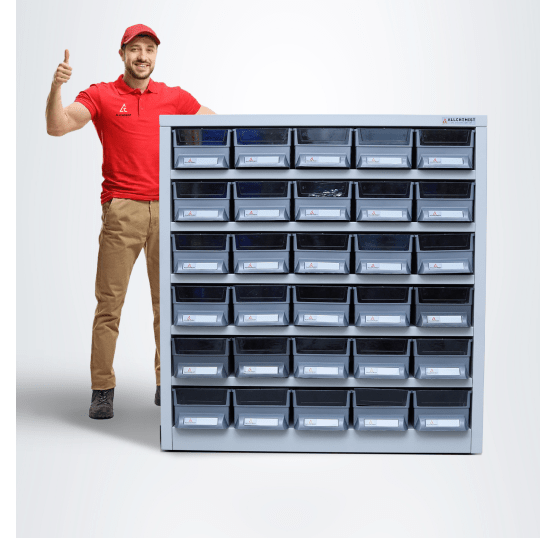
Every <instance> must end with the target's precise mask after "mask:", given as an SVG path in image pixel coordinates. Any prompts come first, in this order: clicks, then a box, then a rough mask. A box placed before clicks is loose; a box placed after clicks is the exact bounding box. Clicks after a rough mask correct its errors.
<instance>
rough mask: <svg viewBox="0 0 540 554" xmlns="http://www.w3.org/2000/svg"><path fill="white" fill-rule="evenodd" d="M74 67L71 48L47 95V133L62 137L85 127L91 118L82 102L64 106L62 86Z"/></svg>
mask: <svg viewBox="0 0 540 554" xmlns="http://www.w3.org/2000/svg"><path fill="white" fill-rule="evenodd" d="M71 72H72V69H71V67H70V65H69V50H66V51H65V56H64V61H63V62H62V63H61V64H60V65H59V66H58V67H57V69H56V71H55V73H54V77H53V82H52V84H51V92H50V93H49V96H48V97H47V108H46V109H45V118H46V120H47V134H49V135H51V136H53V137H61V136H62V135H65V134H66V133H71V132H72V131H76V130H77V129H81V128H82V127H84V126H85V125H86V124H87V123H88V122H89V121H90V120H91V119H92V117H91V114H90V111H89V110H88V108H87V107H86V106H83V105H82V104H81V103H80V102H73V104H70V105H69V106H68V107H67V108H64V107H63V106H62V96H61V94H60V88H61V86H62V85H63V84H64V83H67V82H68V81H69V78H70V77H71Z"/></svg>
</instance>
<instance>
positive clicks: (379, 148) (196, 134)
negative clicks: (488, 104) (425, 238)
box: [172, 127, 475, 169]
mask: <svg viewBox="0 0 540 554" xmlns="http://www.w3.org/2000/svg"><path fill="white" fill-rule="evenodd" d="M172 133H173V147H174V156H173V167H174V168H175V169H199V168H201V169H209V168H213V169H228V168H230V167H235V168H237V169H240V168H252V169H253V168H281V169H283V168H285V169H286V168H290V167H295V168H319V167H322V168H344V169H348V168H352V167H356V168H359V169H371V168H375V169H378V168H385V169H411V168H412V167H413V164H415V166H416V167H417V168H418V169H442V168H445V169H472V168H473V165H474V161H473V157H474V156H473V151H474V135H475V131H474V130H472V129H459V128H454V129H448V128H442V129H441V128H438V129H437V128H434V129H417V130H414V129H403V128H381V127H379V128H373V127H371V128H370V127H363V128H358V129H351V128H346V127H300V128H297V129H291V128H287V127H266V128H265V127H261V128H240V129H210V128H201V129H185V128H181V129H173V131H172ZM414 139H416V140H414ZM231 142H232V145H233V148H231ZM413 142H414V147H415V149H414V151H413ZM353 144H354V146H355V148H354V149H353ZM231 154H232V156H231ZM414 154H415V156H414ZM353 155H355V156H354V158H355V159H354V160H353ZM231 157H232V160H231ZM293 162H294V164H293Z"/></svg>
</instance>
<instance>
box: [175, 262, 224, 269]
mask: <svg viewBox="0 0 540 554" xmlns="http://www.w3.org/2000/svg"><path fill="white" fill-rule="evenodd" d="M217 267H218V264H216V263H210V262H208V263H207V262H186V263H184V264H182V269H217Z"/></svg>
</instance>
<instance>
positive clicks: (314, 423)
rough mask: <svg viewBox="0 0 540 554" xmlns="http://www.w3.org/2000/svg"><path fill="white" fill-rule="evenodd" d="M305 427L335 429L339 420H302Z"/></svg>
mask: <svg viewBox="0 0 540 554" xmlns="http://www.w3.org/2000/svg"><path fill="white" fill-rule="evenodd" d="M304 425H305V426H306V427H337V426H338V425H339V419H304Z"/></svg>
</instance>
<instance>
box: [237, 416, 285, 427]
mask: <svg viewBox="0 0 540 554" xmlns="http://www.w3.org/2000/svg"><path fill="white" fill-rule="evenodd" d="M278 424H279V419H278V418H277V417H276V418H273V417H272V418H262V417H245V418H244V425H250V426H254V427H277V426H278Z"/></svg>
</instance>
